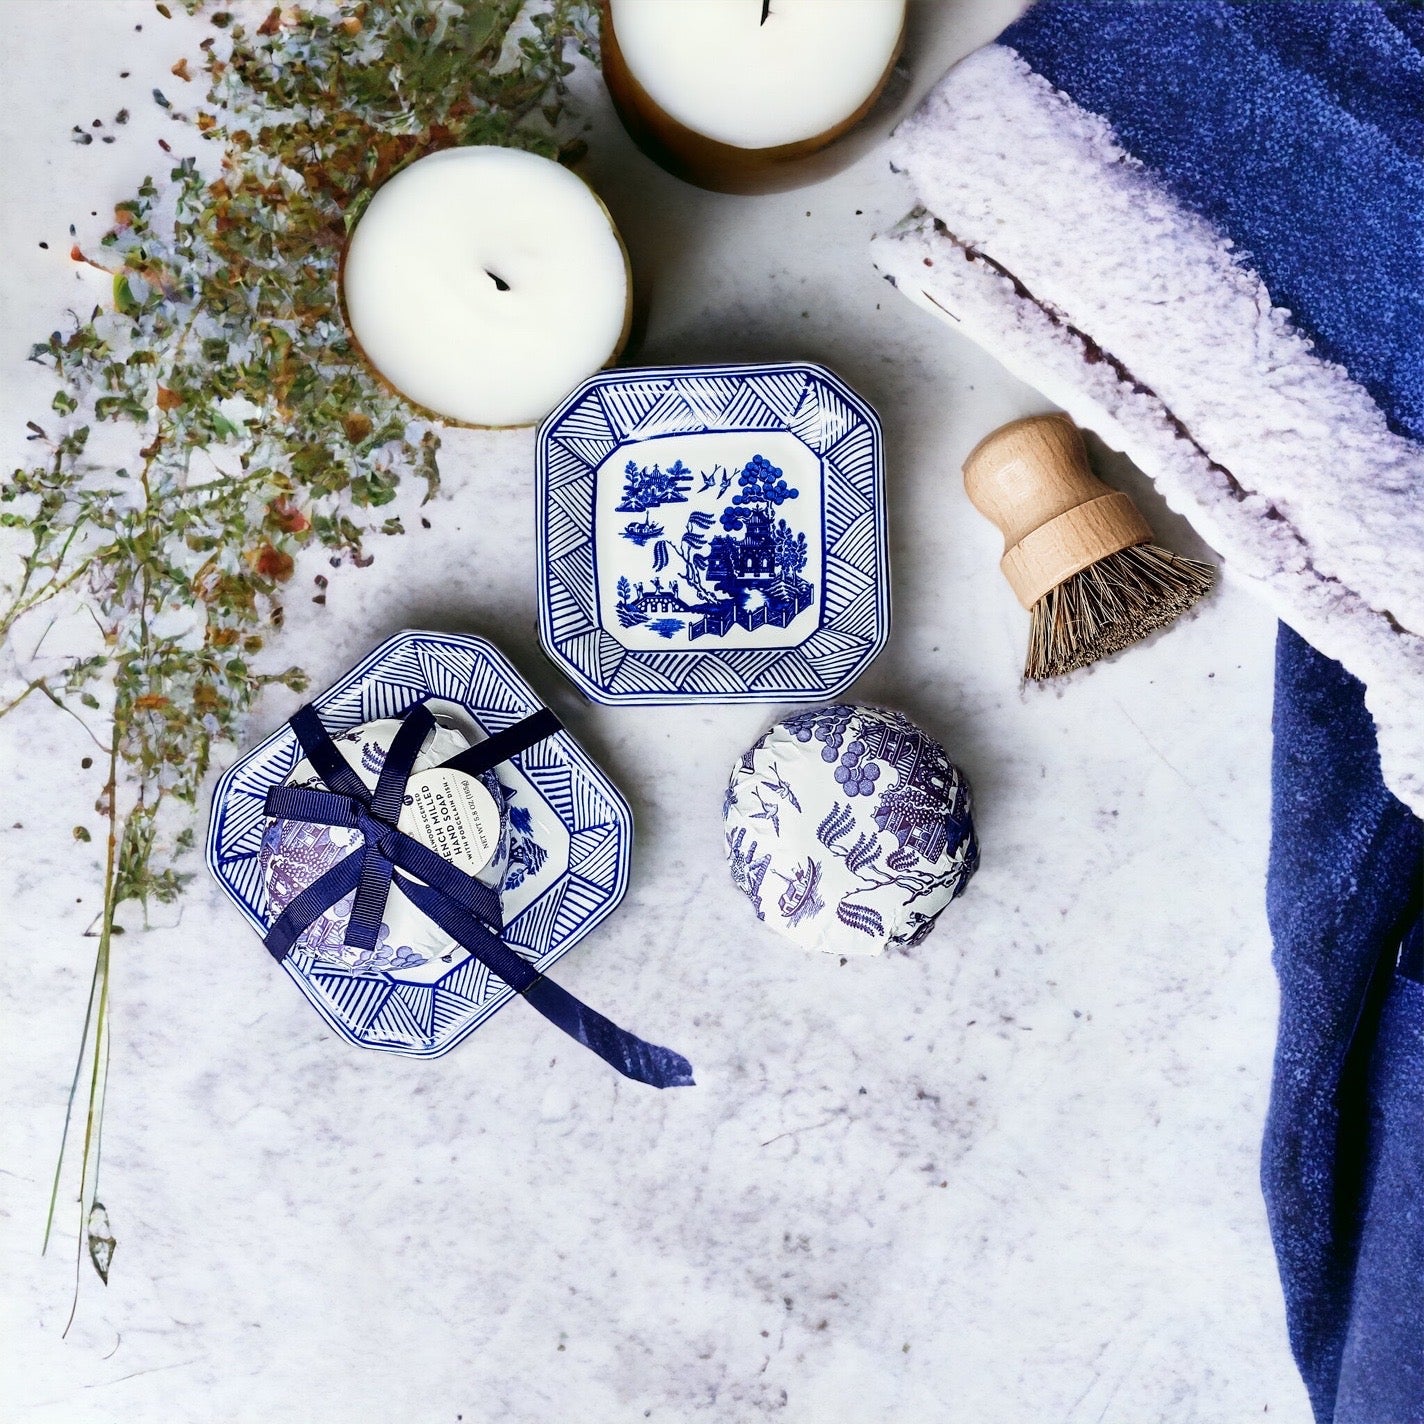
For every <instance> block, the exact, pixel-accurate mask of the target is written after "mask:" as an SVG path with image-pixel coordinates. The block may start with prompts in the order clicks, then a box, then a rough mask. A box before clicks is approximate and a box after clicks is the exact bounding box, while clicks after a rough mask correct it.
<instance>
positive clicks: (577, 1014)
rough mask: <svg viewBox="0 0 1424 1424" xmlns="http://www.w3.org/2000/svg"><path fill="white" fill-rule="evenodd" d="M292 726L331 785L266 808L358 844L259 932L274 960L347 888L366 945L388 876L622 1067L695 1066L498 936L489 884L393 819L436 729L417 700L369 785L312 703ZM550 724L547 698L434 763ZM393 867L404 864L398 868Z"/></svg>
mask: <svg viewBox="0 0 1424 1424" xmlns="http://www.w3.org/2000/svg"><path fill="white" fill-rule="evenodd" d="M291 727H292V730H293V731H294V732H295V733H296V734H297V740H298V741H299V742H300V743H301V745H302V750H303V751H304V752H305V753H306V755H307V760H308V761H310V762H311V764H312V766H313V767H314V768H315V770H316V773H317V775H318V776H319V777H321V779H322V780H323V781H324V782H325V783H326V785H327V786H328V787H329V788H330V790H327V791H323V790H321V789H319V788H317V787H300V786H274V787H273V788H272V789H271V790H270V791H269V792H268V793H267V804H266V812H267V814H268V815H269V816H273V817H277V818H279V819H281V820H284V821H310V822H314V823H316V824H318V825H323V826H342V827H344V828H346V829H348V830H358V831H360V832H361V837H362V841H363V845H362V847H361V848H360V849H358V850H355V851H353V852H352V853H351V854H350V855H348V856H346V857H345V858H344V859H342V860H340V861H338V862H337V864H336V865H334V866H332V868H331V869H330V870H328V871H327V872H326V873H325V874H324V875H322V876H320V877H319V878H318V879H317V880H315V881H313V882H312V884H311V885H309V886H308V887H307V888H306V889H305V890H303V891H302V893H301V894H300V895H298V896H297V897H296V898H295V899H294V900H293V901H292V902H291V903H290V904H289V905H288V906H287V908H286V909H285V910H284V911H283V912H282V913H281V914H280V915H279V916H278V917H277V919H276V920H275V921H274V922H273V924H272V926H271V928H270V929H268V931H267V934H266V936H265V941H264V942H265V943H266V945H267V948H268V950H269V951H270V952H271V954H272V957H273V958H274V959H276V960H278V961H281V960H283V959H285V958H286V957H287V955H289V954H290V953H291V951H292V947H293V946H294V945H295V944H296V942H297V941H298V939H300V938H301V936H302V933H303V932H304V931H305V930H306V928H307V927H308V926H309V925H311V924H312V923H314V922H315V921H316V920H317V919H318V918H319V917H320V916H321V915H322V914H324V913H325V912H326V911H327V910H329V909H330V908H331V906H333V905H334V904H336V902H337V901H338V900H341V899H344V898H345V897H346V896H347V895H350V894H351V893H352V892H353V891H354V892H355V897H356V898H355V902H354V905H353V908H352V911H351V920H350V923H349V924H348V926H347V930H346V943H347V944H349V945H350V946H352V948H354V949H363V950H365V949H374V948H375V945H376V941H377V939H378V938H379V936H380V932H381V919H382V916H383V914H384V912H385V907H386V897H387V896H388V895H389V894H390V889H391V886H392V885H397V886H399V887H400V889H401V891H402V893H403V894H405V896H406V897H407V898H408V899H409V900H410V901H411V903H412V904H414V905H415V906H416V908H417V909H419V910H420V911H422V912H423V913H424V914H425V915H426V916H427V917H428V918H429V919H431V920H433V921H434V922H435V923H436V924H437V925H439V926H440V928H441V929H442V930H444V931H445V933H446V934H448V935H449V936H450V937H451V938H452V939H454V940H455V941H456V942H457V943H459V944H461V945H463V946H464V948H465V949H467V950H468V951H469V952H470V953H471V954H472V955H474V957H475V958H476V959H478V960H479V961H480V963H481V964H483V965H484V966H485V967H486V968H487V969H488V970H489V971H490V973H491V974H493V975H494V976H495V977H496V978H497V979H500V980H502V981H503V982H504V983H506V984H508V985H509V986H510V988H512V989H514V990H516V991H517V992H518V993H519V994H520V996H521V997H523V998H524V999H525V1000H527V1001H528V1002H529V1003H530V1004H532V1005H533V1007H534V1008H536V1009H537V1010H538V1011H539V1012H540V1013H541V1014H543V1015H544V1017H545V1018H546V1019H548V1020H549V1021H550V1022H551V1023H552V1024H554V1025H556V1026H557V1027H558V1028H560V1029H562V1030H563V1031H564V1032H565V1033H566V1034H568V1035H569V1036H570V1037H571V1038H575V1039H577V1040H578V1041H579V1042H580V1043H581V1044H583V1045H584V1046H585V1047H586V1048H589V1049H591V1050H592V1051H593V1052H594V1053H596V1054H598V1056H599V1057H600V1058H602V1059H603V1060H604V1062H605V1063H609V1064H611V1065H612V1066H613V1067H614V1068H616V1069H617V1070H618V1071H619V1072H620V1073H622V1074H624V1075H625V1076H626V1077H629V1078H634V1079H636V1080H637V1081H638V1082H640V1083H650V1084H652V1086H653V1087H655V1088H678V1087H687V1086H690V1085H691V1084H692V1081H693V1079H692V1065H691V1064H690V1063H689V1062H688V1061H687V1059H685V1058H684V1057H683V1056H682V1055H681V1054H680V1053H674V1052H673V1051H672V1049H670V1048H660V1047H658V1045H657V1044H654V1043H646V1042H644V1040H643V1039H641V1038H638V1037H636V1036H635V1035H633V1034H631V1033H628V1032H627V1031H626V1030H624V1029H621V1028H619V1027H618V1026H617V1024H615V1023H612V1022H610V1021H609V1020H608V1019H606V1018H604V1017H603V1015H602V1014H598V1013H595V1012H594V1011H593V1010H592V1009H590V1008H589V1007H588V1005H587V1004H584V1003H581V1002H580V1001H579V1000H578V999H576V998H574V996H573V995H572V994H570V993H568V992H566V991H565V990H563V989H561V988H559V986H558V985H557V984H555V983H554V982H553V981H552V980H550V979H546V978H545V977H544V976H543V975H542V974H540V973H539V972H538V970H536V969H535V968H534V967H533V966H532V965H531V964H529V962H528V961H527V960H525V959H524V958H523V957H521V956H520V955H519V954H516V953H515V951H514V950H512V949H511V948H510V947H509V946H508V945H507V944H506V943H505V942H504V938H503V929H504V918H503V912H502V911H501V908H500V902H499V894H498V892H497V891H495V890H493V889H492V888H491V887H490V886H488V885H484V884H482V883H481V882H480V881H478V880H476V879H475V878H474V876H472V875H466V874H465V872H464V871H463V870H460V869H458V868H457V867H456V866H454V865H452V864H451V863H450V862H449V861H448V860H446V859H444V858H443V857H442V856H439V855H437V854H436V853H435V852H434V851H433V850H431V849H430V848H429V847H428V846H426V845H424V844H423V843H422V842H420V841H418V840H415V839H414V838H413V837H411V836H408V835H406V834H405V832H404V831H402V830H400V829H399V828H398V827H397V825H396V822H397V821H398V820H399V819H400V812H401V805H402V802H403V800H404V797H405V784H406V781H407V779H408V778H409V776H410V774H411V771H412V770H413V769H414V766H415V760H416V757H417V756H418V755H419V754H420V749H421V747H423V746H424V745H425V741H426V738H427V737H428V736H429V735H430V733H431V732H433V731H434V730H435V718H434V717H432V716H431V714H430V709H429V708H428V707H426V705H425V704H424V703H423V702H419V703H417V704H416V705H415V706H414V707H412V708H411V709H410V710H409V711H408V712H407V713H406V714H405V716H404V717H403V718H402V720H401V726H400V729H399V731H397V732H396V735H395V738H394V739H393V740H392V742H391V745H390V749H389V750H388V751H387V752H386V758H385V762H384V763H383V764H382V767H381V774H380V776H379V778H378V779H377V782H376V789H375V790H374V791H371V790H369V789H368V788H367V786H366V783H365V782H364V781H362V780H361V778H360V777H359V776H358V775H357V774H356V772H355V771H353V770H352V768H351V766H350V765H349V764H348V763H347V761H346V758H345V757H343V756H342V755H341V753H340V751H339V750H337V747H336V744H335V743H334V742H333V741H332V740H331V737H330V735H329V734H328V733H327V730H326V728H325V727H324V726H323V725H322V721H321V718H320V717H319V716H318V715H317V712H316V709H315V708H314V707H311V706H306V707H303V708H301V709H300V710H299V711H298V712H297V714H296V715H295V716H294V717H293V718H292V720H291ZM558 730H559V721H558V718H557V717H555V716H554V714H553V713H552V712H550V711H549V710H548V708H541V709H540V710H539V711H538V712H535V713H534V714H533V715H532V716H529V717H525V718H524V719H523V720H522V721H520V722H516V723H515V724H514V725H513V726H512V727H508V728H506V729H505V730H504V731H502V732H496V733H495V734H494V735H493V736H492V737H488V738H486V740H484V741H483V742H479V743H477V744H476V745H475V746H473V747H470V748H468V749H467V750H465V751H463V752H461V753H459V755H458V756H454V757H451V758H450V759H449V760H448V761H445V762H442V763H441V765H442V767H447V768H450V769H452V770H455V771H462V772H464V773H465V774H466V775H468V776H480V775H482V774H483V773H484V772H487V771H490V770H492V769H493V768H494V767H496V766H498V765H499V763H500V762H502V761H508V760H509V758H510V757H512V756H516V755H518V754H519V753H520V752H522V751H526V750H527V749H528V748H529V747H532V746H533V745H534V744H535V743H536V742H540V741H542V740H543V739H544V738H545V737H548V736H551V735H552V734H553V733H554V732H557V731H558ZM401 871H407V872H409V874H407V875H402V874H401ZM411 876H418V877H419V879H411V878H410V877H411ZM422 882H423V883H422Z"/></svg>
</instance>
